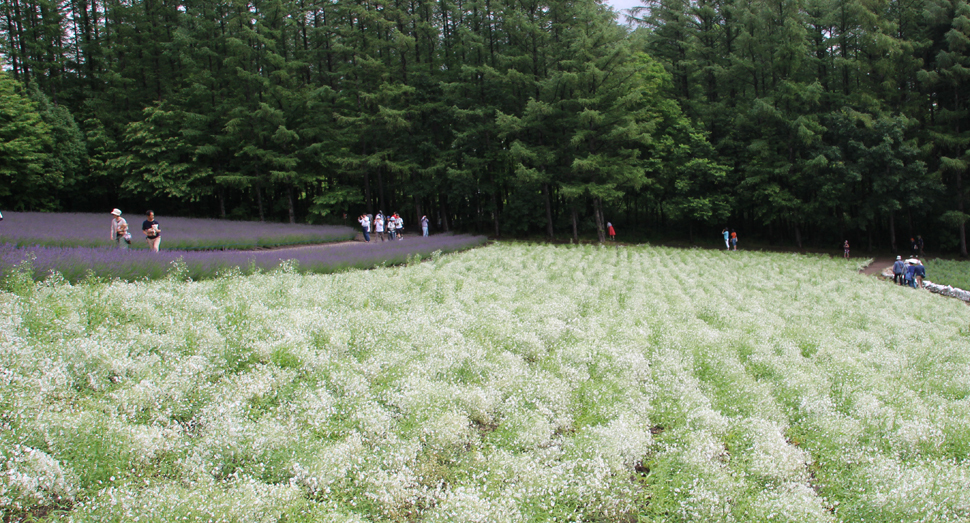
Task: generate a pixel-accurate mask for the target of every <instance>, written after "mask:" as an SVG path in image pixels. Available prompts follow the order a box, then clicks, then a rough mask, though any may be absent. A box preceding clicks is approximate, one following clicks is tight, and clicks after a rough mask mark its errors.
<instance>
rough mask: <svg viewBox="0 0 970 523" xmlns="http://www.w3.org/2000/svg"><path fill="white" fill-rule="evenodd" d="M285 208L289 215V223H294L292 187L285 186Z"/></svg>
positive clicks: (294, 207) (289, 185)
mask: <svg viewBox="0 0 970 523" xmlns="http://www.w3.org/2000/svg"><path fill="white" fill-rule="evenodd" d="M286 206H287V207H288V209H287V210H288V211H289V213H290V223H296V206H295V205H294V204H293V185H292V184H289V183H288V184H286Z"/></svg>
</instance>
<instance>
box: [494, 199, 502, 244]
mask: <svg viewBox="0 0 970 523" xmlns="http://www.w3.org/2000/svg"><path fill="white" fill-rule="evenodd" d="M492 222H493V224H494V225H495V237H496V238H498V237H499V236H501V235H502V229H501V228H500V227H499V222H498V195H497V194H495V191H492Z"/></svg>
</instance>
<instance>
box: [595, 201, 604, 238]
mask: <svg viewBox="0 0 970 523" xmlns="http://www.w3.org/2000/svg"><path fill="white" fill-rule="evenodd" d="M593 216H594V219H595V220H596V237H597V238H598V239H599V241H600V243H606V229H605V228H604V226H603V201H602V200H600V199H599V198H598V197H597V198H593Z"/></svg>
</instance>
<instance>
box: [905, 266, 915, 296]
mask: <svg viewBox="0 0 970 523" xmlns="http://www.w3.org/2000/svg"><path fill="white" fill-rule="evenodd" d="M906 285H909V286H910V287H912V288H914V289H915V288H916V264H915V263H913V262H912V261H910V262H909V264H907V265H906Z"/></svg>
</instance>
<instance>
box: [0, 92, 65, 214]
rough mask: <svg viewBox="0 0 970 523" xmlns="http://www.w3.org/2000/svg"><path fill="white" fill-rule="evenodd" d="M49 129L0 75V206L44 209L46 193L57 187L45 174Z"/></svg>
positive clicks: (31, 105) (34, 107)
mask: <svg viewBox="0 0 970 523" xmlns="http://www.w3.org/2000/svg"><path fill="white" fill-rule="evenodd" d="M49 145H50V127H49V126H48V125H47V124H46V123H44V121H43V120H42V119H41V117H40V115H39V114H38V112H37V105H36V104H35V103H34V102H32V101H31V100H30V98H28V97H27V95H26V93H24V92H23V89H22V86H21V85H20V83H19V82H17V81H16V80H14V79H13V78H10V77H9V76H7V74H6V73H0V202H3V203H4V204H5V207H7V208H13V209H16V210H34V209H38V210H39V209H44V208H45V207H46V206H47V205H48V204H49V203H50V201H49V197H50V191H51V190H52V189H56V188H58V187H59V186H60V183H61V181H62V179H61V177H60V175H59V174H58V173H48V172H45V170H44V164H45V162H46V161H48V153H47V150H48V147H49Z"/></svg>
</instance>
